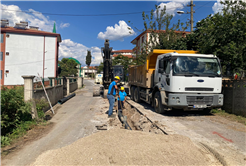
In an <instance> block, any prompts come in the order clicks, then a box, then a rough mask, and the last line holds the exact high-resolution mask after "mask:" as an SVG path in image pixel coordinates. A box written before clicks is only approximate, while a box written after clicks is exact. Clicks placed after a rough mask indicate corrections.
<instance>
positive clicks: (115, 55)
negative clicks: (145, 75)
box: [113, 54, 133, 58]
mask: <svg viewBox="0 0 246 166" xmlns="http://www.w3.org/2000/svg"><path fill="white" fill-rule="evenodd" d="M117 56H119V54H114V55H113V57H117ZM122 56H126V57H128V58H133V56H132V55H130V54H129V55H122Z"/></svg>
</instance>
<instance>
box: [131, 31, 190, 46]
mask: <svg viewBox="0 0 246 166" xmlns="http://www.w3.org/2000/svg"><path fill="white" fill-rule="evenodd" d="M150 32H152V30H145V31H144V32H142V33H141V34H140V35H138V36H137V37H136V38H135V39H133V40H132V41H131V43H133V41H134V40H138V39H139V38H140V37H141V36H142V35H144V34H145V33H150ZM155 32H166V30H155ZM174 32H175V33H183V34H190V32H186V31H174Z"/></svg>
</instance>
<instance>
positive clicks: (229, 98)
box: [222, 80, 246, 117]
mask: <svg viewBox="0 0 246 166" xmlns="http://www.w3.org/2000/svg"><path fill="white" fill-rule="evenodd" d="M222 85H223V94H224V105H223V109H224V110H225V111H226V112H229V113H233V114H236V115H241V116H244V117H246V80H240V81H237V80H233V81H231V80H223V83H222Z"/></svg>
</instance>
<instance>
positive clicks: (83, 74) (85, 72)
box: [81, 66, 97, 77]
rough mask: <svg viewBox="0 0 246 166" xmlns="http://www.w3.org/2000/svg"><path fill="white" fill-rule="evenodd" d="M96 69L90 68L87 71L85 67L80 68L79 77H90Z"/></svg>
mask: <svg viewBox="0 0 246 166" xmlns="http://www.w3.org/2000/svg"><path fill="white" fill-rule="evenodd" d="M96 73H97V69H96V68H95V67H94V66H90V67H89V69H88V67H87V66H85V67H82V68H81V77H89V76H90V75H93V74H94V75H95V74H96Z"/></svg>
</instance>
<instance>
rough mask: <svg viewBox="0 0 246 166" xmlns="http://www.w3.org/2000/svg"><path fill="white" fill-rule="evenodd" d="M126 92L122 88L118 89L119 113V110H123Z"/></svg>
mask: <svg viewBox="0 0 246 166" xmlns="http://www.w3.org/2000/svg"><path fill="white" fill-rule="evenodd" d="M126 96H127V94H126V92H125V88H124V87H123V86H122V87H121V88H120V92H119V97H118V110H119V111H121V109H123V107H124V103H125V101H126Z"/></svg>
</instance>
